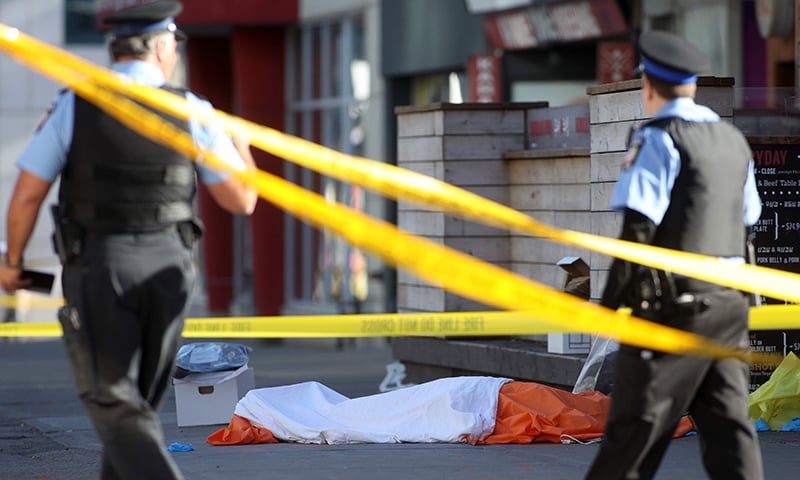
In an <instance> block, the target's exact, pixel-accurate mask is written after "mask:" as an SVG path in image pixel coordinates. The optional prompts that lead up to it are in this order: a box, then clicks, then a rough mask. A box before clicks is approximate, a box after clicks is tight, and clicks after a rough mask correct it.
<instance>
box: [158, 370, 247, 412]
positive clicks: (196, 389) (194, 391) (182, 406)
mask: <svg viewBox="0 0 800 480" xmlns="http://www.w3.org/2000/svg"><path fill="white" fill-rule="evenodd" d="M237 372H238V373H236V375H235V376H233V377H232V378H228V379H226V380H223V381H222V382H220V381H219V379H220V374H221V373H223V372H214V373H204V374H192V375H189V376H188V377H186V378H184V379H173V380H172V383H173V385H174V386H175V410H176V412H177V414H178V426H179V427H191V426H196V425H216V424H227V423H228V422H230V421H231V417H232V416H233V411H234V409H235V408H236V403H237V402H238V401H239V399H241V398H242V397H243V396H244V395H245V394H246V393H247V392H248V391H250V390H252V389H253V388H255V374H254V372H253V368H252V367H249V366H248V367H246V368H245V367H243V368H241V369H239V370H238V371H237ZM224 373H227V374H231V372H224Z"/></svg>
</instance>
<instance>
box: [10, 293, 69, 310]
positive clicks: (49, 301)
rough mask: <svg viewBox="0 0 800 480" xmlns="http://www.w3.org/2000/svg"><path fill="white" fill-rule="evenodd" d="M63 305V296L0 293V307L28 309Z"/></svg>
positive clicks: (51, 307) (45, 308) (46, 308)
mask: <svg viewBox="0 0 800 480" xmlns="http://www.w3.org/2000/svg"><path fill="white" fill-rule="evenodd" d="M62 305H64V299H63V298H54V297H44V296H40V295H25V296H24V297H22V296H11V295H0V307H2V308H13V309H16V308H23V309H28V310H42V309H44V310H49V309H56V308H58V307H60V306H62Z"/></svg>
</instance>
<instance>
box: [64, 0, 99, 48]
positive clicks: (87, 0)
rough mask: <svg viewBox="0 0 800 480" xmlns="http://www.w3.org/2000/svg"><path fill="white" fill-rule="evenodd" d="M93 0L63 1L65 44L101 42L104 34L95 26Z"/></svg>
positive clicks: (95, 11)
mask: <svg viewBox="0 0 800 480" xmlns="http://www.w3.org/2000/svg"><path fill="white" fill-rule="evenodd" d="M95 4H96V2H94V1H93V0H66V1H65V2H64V9H65V12H64V13H65V14H64V22H65V28H64V32H65V38H64V40H65V42H66V43H67V44H102V43H103V42H104V38H105V37H104V35H103V33H102V32H101V31H100V29H99V28H98V27H97V8H96V6H95Z"/></svg>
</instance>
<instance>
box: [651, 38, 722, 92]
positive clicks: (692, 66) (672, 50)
mask: <svg viewBox="0 0 800 480" xmlns="http://www.w3.org/2000/svg"><path fill="white" fill-rule="evenodd" d="M639 53H640V54H641V56H642V63H641V65H640V66H639V68H638V70H639V72H640V73H641V72H642V71H643V72H644V73H646V74H647V75H648V76H650V77H656V78H659V79H661V80H664V81H665V82H668V83H674V84H685V83H694V82H695V81H697V74H698V73H702V72H704V71H706V70H708V68H709V64H708V59H707V58H706V56H705V54H703V52H701V51H700V50H698V49H697V47H695V46H694V45H692V44H691V43H689V42H688V41H687V40H686V39H685V38H683V37H681V36H679V35H676V34H674V33H671V32H663V31H650V32H645V33H643V34H642V35H641V37H639Z"/></svg>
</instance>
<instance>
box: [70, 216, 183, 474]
mask: <svg viewBox="0 0 800 480" xmlns="http://www.w3.org/2000/svg"><path fill="white" fill-rule="evenodd" d="M194 280H195V274H194V268H193V265H192V255H191V251H190V249H189V248H187V247H186V246H184V244H183V242H182V241H181V239H180V237H179V236H178V234H177V232H176V231H174V230H168V231H163V232H158V233H147V234H114V235H95V234H88V235H87V236H86V239H85V241H84V244H83V249H82V253H81V255H80V256H79V257H78V258H76V259H74V260H72V261H71V262H70V263H69V264H68V265H65V267H64V271H63V275H62V283H63V290H64V296H65V298H66V301H67V304H68V307H66V308H65V309H63V313H64V315H62V317H63V318H61V320H62V325H64V342H65V346H66V348H67V351H68V354H69V357H70V361H71V364H72V371H73V375H74V378H75V386H76V389H77V391H78V394H79V396H80V398H81V400H82V402H83V404H84V406H85V408H86V411H87V413H88V415H89V417H90V418H91V421H92V423H93V424H94V427H95V429H96V430H97V433H98V435H99V436H100V439H101V440H102V442H103V471H102V474H101V478H103V479H104V480H111V479H137V480H141V479H152V480H161V479H165V480H166V479H180V478H183V476H182V475H181V473H180V471H179V470H178V467H177V465H176V464H175V462H174V461H173V460H172V458H171V457H170V454H169V453H168V452H167V451H166V445H165V442H164V434H163V430H162V428H161V423H160V419H159V416H158V409H159V407H160V404H161V401H162V399H163V396H164V393H165V391H166V389H167V388H168V386H169V384H170V382H171V377H172V373H173V370H174V364H175V355H176V353H177V350H178V347H179V346H180V339H181V332H182V330H183V320H184V318H185V315H186V310H187V306H188V300H189V296H190V293H191V290H192V288H193V285H194Z"/></svg>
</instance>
